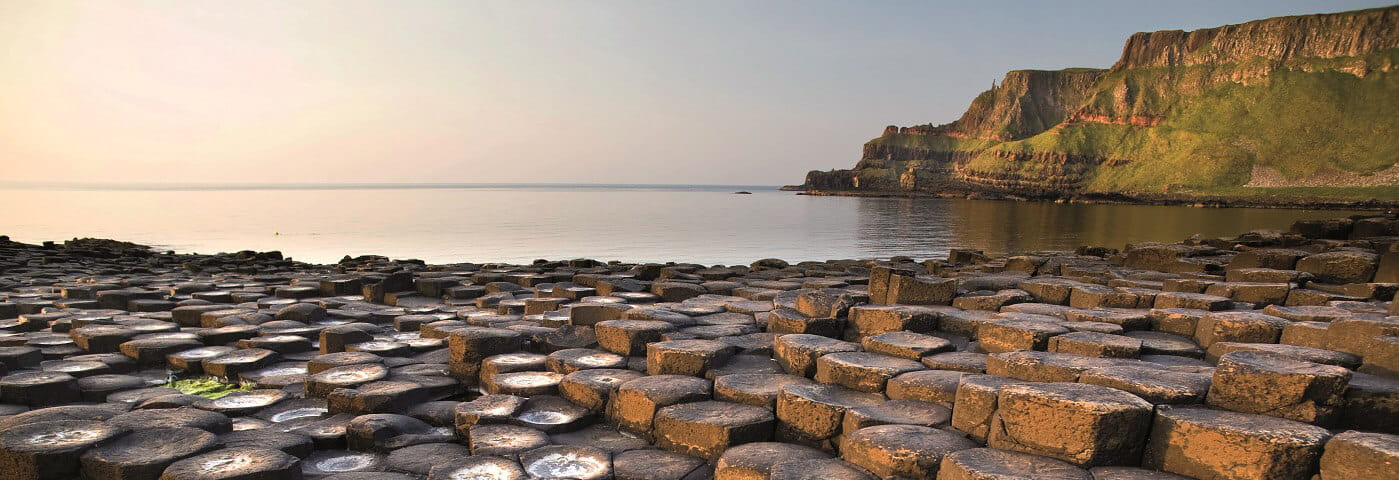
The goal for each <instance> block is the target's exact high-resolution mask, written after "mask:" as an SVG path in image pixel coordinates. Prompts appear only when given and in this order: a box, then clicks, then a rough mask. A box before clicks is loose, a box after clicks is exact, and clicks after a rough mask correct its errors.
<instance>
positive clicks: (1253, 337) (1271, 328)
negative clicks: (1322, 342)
mask: <svg viewBox="0 0 1399 480" xmlns="http://www.w3.org/2000/svg"><path fill="white" fill-rule="evenodd" d="M1289 323H1291V322H1289V321H1287V320H1286V319H1282V318H1278V317H1274V316H1272V315H1264V314H1261V313H1254V312H1213V313H1210V314H1208V315H1205V316H1203V317H1200V320H1199V321H1198V322H1196V324H1195V341H1196V342H1199V343H1200V346H1201V347H1205V348H1209V346H1210V345H1213V344H1214V343H1215V342H1241V343H1278V338H1279V337H1281V336H1282V329H1283V327H1286V326H1287V325H1288V324H1289Z"/></svg>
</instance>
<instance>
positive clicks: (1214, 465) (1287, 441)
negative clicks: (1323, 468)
mask: <svg viewBox="0 0 1399 480" xmlns="http://www.w3.org/2000/svg"><path fill="white" fill-rule="evenodd" d="M1330 437H1331V433H1330V432H1328V431H1326V430H1325V429H1322V428H1320V427H1315V426H1312V425H1308V424H1305V423H1301V422H1295V421H1292V420H1285V419H1281V418H1276V417H1270V416H1266V415H1254V414H1248V413H1236V412H1228V411H1220V410H1211V409H1206V408H1201V407H1172V406H1161V407H1158V408H1157V410H1156V416H1155V419H1154V420H1153V423H1152V427H1151V436H1150V440H1149V441H1148V443H1147V447H1146V453H1145V455H1144V456H1143V458H1142V466H1144V467H1147V468H1151V469H1155V470H1164V471H1167V472H1171V473H1177V474H1180V475H1185V476H1188V477H1195V478H1242V479H1258V480H1263V479H1297V480H1304V479H1307V478H1308V477H1310V476H1311V473H1312V471H1313V470H1315V469H1316V465H1317V462H1318V461H1319V459H1320V458H1321V454H1322V446H1323V445H1324V444H1325V442H1326V440H1327V439H1329V438H1330Z"/></svg>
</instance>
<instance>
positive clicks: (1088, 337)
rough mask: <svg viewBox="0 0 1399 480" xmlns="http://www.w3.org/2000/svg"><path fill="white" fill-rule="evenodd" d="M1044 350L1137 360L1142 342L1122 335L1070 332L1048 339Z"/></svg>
mask: <svg viewBox="0 0 1399 480" xmlns="http://www.w3.org/2000/svg"><path fill="white" fill-rule="evenodd" d="M1046 350H1047V351H1050V352H1059V353H1073V354H1077V355H1084V356H1088V357H1111V358H1137V357H1139V356H1141V353H1142V341H1141V340H1137V339H1135V338H1132V337H1126V336H1122V335H1109V334H1105V333H1096V332H1072V333H1065V334H1063V335H1055V336H1053V337H1050V338H1049V348H1047V349H1046Z"/></svg>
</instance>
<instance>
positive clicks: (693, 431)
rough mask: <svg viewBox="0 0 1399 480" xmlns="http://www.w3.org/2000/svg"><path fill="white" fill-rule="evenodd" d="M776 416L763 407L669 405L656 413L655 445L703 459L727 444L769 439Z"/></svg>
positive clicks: (713, 456)
mask: <svg viewBox="0 0 1399 480" xmlns="http://www.w3.org/2000/svg"><path fill="white" fill-rule="evenodd" d="M775 421H776V417H774V416H773V414H772V412H771V411H769V410H768V409H766V408H763V407H756V406H752V405H743V404H739V403H729V402H716V401H704V402H694V403H685V404H680V405H672V406H669V407H665V408H662V409H660V410H659V411H658V412H656V418H655V421H654V424H655V427H654V430H653V435H654V436H655V438H656V446H658V447H661V448H664V449H666V450H670V451H673V452H679V453H684V454H687V455H693V456H696V457H700V458H704V459H707V460H717V459H718V458H719V455H720V454H722V453H724V450H727V449H728V448H729V447H732V446H735V445H740V444H744V443H751V442H764V441H767V440H770V439H772V433H773V426H774V423H775Z"/></svg>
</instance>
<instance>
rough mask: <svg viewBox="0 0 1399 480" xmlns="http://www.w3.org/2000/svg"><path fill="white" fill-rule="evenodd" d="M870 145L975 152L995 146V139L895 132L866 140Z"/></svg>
mask: <svg viewBox="0 0 1399 480" xmlns="http://www.w3.org/2000/svg"><path fill="white" fill-rule="evenodd" d="M868 143H869V144H872V145H890V146H896V147H904V148H919V149H925V150H935V151H939V152H976V151H981V150H985V149H987V148H990V147H993V146H995V145H996V144H997V143H998V142H996V141H995V140H982V139H979V138H955V137H948V136H943V135H915V134H911V133H895V134H893V135H885V136H882V137H879V138H876V139H874V140H870V141H869V142H868Z"/></svg>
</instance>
